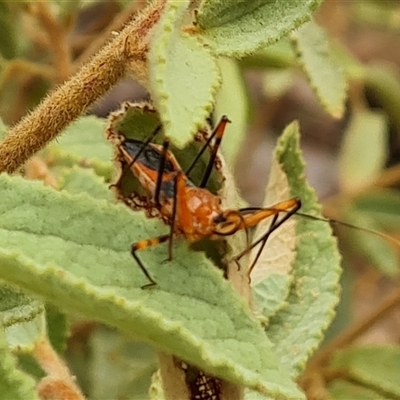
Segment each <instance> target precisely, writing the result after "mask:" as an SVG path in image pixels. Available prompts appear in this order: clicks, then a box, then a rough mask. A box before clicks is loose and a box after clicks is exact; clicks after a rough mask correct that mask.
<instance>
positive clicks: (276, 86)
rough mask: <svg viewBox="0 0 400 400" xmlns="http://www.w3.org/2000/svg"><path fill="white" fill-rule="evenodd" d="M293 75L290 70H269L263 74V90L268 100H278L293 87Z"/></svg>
mask: <svg viewBox="0 0 400 400" xmlns="http://www.w3.org/2000/svg"><path fill="white" fill-rule="evenodd" d="M294 78H295V73H294V71H293V70H292V69H270V70H268V72H266V73H265V74H263V80H262V84H263V89H264V93H265V94H266V96H267V97H268V98H271V99H279V98H280V97H282V96H283V95H284V94H285V93H286V92H287V91H288V90H289V89H290V87H291V86H292V85H293V82H294Z"/></svg>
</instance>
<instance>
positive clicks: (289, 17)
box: [196, 0, 321, 57]
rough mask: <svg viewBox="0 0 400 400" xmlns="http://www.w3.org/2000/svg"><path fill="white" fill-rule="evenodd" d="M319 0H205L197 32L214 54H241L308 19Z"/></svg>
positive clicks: (271, 41)
mask: <svg viewBox="0 0 400 400" xmlns="http://www.w3.org/2000/svg"><path fill="white" fill-rule="evenodd" d="M320 3H321V1H320V0H304V1H301V2H300V1H287V0H275V1H268V2H264V1H261V0H253V1H235V2H232V1H231V0H220V1H215V0H214V1H205V2H203V3H202V5H201V7H200V9H199V12H198V13H197V17H196V19H197V23H198V24H199V30H198V33H199V35H200V36H201V38H202V40H204V41H205V43H206V44H207V45H208V46H210V47H211V49H212V51H213V52H214V53H215V54H218V55H225V56H235V57H243V56H245V55H248V54H250V53H253V52H255V51H256V50H258V49H260V48H262V47H265V46H268V45H271V44H273V43H275V42H277V41H278V40H279V39H281V38H283V37H284V36H287V35H288V34H289V33H290V32H291V31H293V30H294V29H296V28H298V27H299V26H300V25H301V24H303V23H305V22H306V21H308V20H309V19H310V17H311V13H312V12H313V11H314V10H315V9H316V8H317V7H318V5H319V4H320Z"/></svg>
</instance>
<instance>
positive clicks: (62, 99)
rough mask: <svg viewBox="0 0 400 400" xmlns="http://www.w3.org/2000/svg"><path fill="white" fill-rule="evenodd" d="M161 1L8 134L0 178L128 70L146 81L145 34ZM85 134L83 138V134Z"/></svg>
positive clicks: (1, 154) (2, 150)
mask: <svg viewBox="0 0 400 400" xmlns="http://www.w3.org/2000/svg"><path fill="white" fill-rule="evenodd" d="M164 3H165V0H156V1H155V2H153V3H152V4H150V5H149V6H148V7H147V8H146V9H145V10H144V11H143V13H141V14H140V15H139V16H138V17H137V18H136V19H135V20H133V21H132V22H131V23H129V24H128V25H127V26H126V27H125V28H124V29H123V30H122V31H121V33H120V34H119V35H118V36H117V37H116V38H114V39H113V40H111V41H110V42H109V43H108V44H107V45H106V46H104V47H103V48H102V50H101V51H100V52H99V53H98V54H97V55H96V56H94V57H93V58H92V59H91V60H90V61H89V62H88V63H87V64H85V65H84V66H82V68H81V69H80V70H79V71H78V72H77V73H76V75H74V76H72V77H71V78H70V79H69V80H68V81H66V82H65V84H63V85H62V86H60V87H59V88H58V89H56V90H55V91H53V92H51V93H50V94H49V95H48V96H47V97H46V98H45V99H44V100H43V101H42V103H41V104H39V106H38V107H37V108H36V109H35V110H33V111H32V112H31V113H29V114H28V115H26V116H25V117H24V118H22V120H21V121H20V122H19V123H18V124H17V125H15V126H14V127H13V128H12V129H10V131H9V134H8V135H7V137H6V138H5V140H4V141H3V142H2V143H0V172H3V171H6V172H9V173H11V172H13V171H15V170H16V169H17V168H18V167H19V166H21V165H22V164H23V163H24V162H25V161H26V160H27V159H28V158H30V157H31V156H32V155H33V154H35V153H36V152H37V151H38V150H40V149H42V148H43V147H44V146H45V145H46V144H47V143H48V142H50V141H51V140H53V139H54V138H56V137H57V135H58V134H59V133H60V132H61V131H62V130H63V129H64V128H66V127H67V126H68V125H69V124H70V123H71V122H73V121H74V120H75V119H77V118H78V117H79V116H80V115H82V114H83V113H84V112H85V110H86V109H87V108H88V107H89V106H90V105H91V104H93V103H94V102H95V101H96V100H98V99H99V98H100V97H102V96H103V95H104V94H105V93H106V92H107V91H108V90H109V89H110V88H111V87H113V86H114V85H115V84H116V83H117V82H118V81H119V80H120V79H121V78H122V77H123V76H124V75H125V73H126V71H127V69H130V71H132V72H133V73H134V74H135V75H136V76H137V77H138V78H139V79H141V80H143V79H145V77H146V73H147V71H146V64H145V61H146V52H147V49H148V40H149V38H148V36H149V35H148V34H149V32H150V30H151V28H152V27H153V26H154V24H155V23H156V22H157V21H158V19H159V17H160V14H161V11H162V9H163V6H164ZM83 134H84V132H83Z"/></svg>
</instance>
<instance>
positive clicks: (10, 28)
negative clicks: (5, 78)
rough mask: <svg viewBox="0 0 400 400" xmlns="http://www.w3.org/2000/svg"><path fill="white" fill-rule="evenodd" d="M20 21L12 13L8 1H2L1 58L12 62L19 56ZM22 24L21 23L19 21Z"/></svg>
mask: <svg viewBox="0 0 400 400" xmlns="http://www.w3.org/2000/svg"><path fill="white" fill-rule="evenodd" d="M17 21H18V19H17V18H16V16H15V15H13V14H12V13H11V12H10V5H9V4H7V1H0V32H1V40H0V56H1V57H4V58H5V59H6V60H10V59H12V58H15V57H16V56H17V53H18V52H17V35H16V33H17V29H16V28H17V26H18V24H16V22H17ZM19 22H21V21H19Z"/></svg>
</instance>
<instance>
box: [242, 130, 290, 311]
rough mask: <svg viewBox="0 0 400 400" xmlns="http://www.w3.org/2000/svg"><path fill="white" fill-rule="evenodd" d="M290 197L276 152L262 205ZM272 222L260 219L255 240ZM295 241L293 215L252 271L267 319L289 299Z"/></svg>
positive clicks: (268, 243) (255, 297)
mask: <svg viewBox="0 0 400 400" xmlns="http://www.w3.org/2000/svg"><path fill="white" fill-rule="evenodd" d="M288 129H289V130H290V128H288ZM295 130H296V128H294V129H292V134H295V133H294V132H295ZM286 135H288V134H286ZM282 140H284V139H282ZM281 146H282V144H281ZM292 172H293V171H292ZM291 197H293V196H291V188H290V185H289V181H288V177H287V175H286V172H285V170H284V169H283V166H282V165H281V160H279V158H278V157H277V156H276V155H275V156H274V158H273V161H272V165H271V171H270V177H269V181H268V185H267V188H266V190H265V197H264V201H263V207H271V206H272V205H273V204H276V203H278V202H280V201H284V200H287V199H289V198H291ZM270 224H271V220H270V219H268V220H264V221H261V222H260V223H259V224H258V225H257V228H256V230H255V233H254V239H253V240H254V241H256V240H257V239H258V238H260V237H262V236H263V235H264V234H265V233H266V232H268V230H269V229H270ZM296 241H297V239H296V220H295V219H294V218H291V219H289V220H288V221H286V222H285V223H284V224H283V225H282V226H281V227H280V228H279V229H277V230H276V231H275V232H273V233H272V234H271V236H270V238H269V239H268V242H267V246H268V249H267V250H265V251H264V253H263V255H262V257H260V259H259V260H258V261H257V264H256V265H255V267H254V269H253V271H252V273H251V286H252V288H253V290H254V300H255V302H256V304H257V305H258V308H259V311H260V312H261V313H262V314H263V315H264V316H265V317H266V318H270V317H271V316H273V315H275V314H276V313H277V312H278V311H279V310H281V309H282V308H283V307H286V306H287V305H288V304H287V301H286V298H287V297H288V295H289V291H290V287H291V284H292V281H293V276H292V266H293V264H294V262H295V259H296V251H295V246H296ZM258 251H259V249H258V247H256V248H254V249H253V251H252V252H251V255H250V262H252V260H254V259H255V257H256V256H257V253H258Z"/></svg>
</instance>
